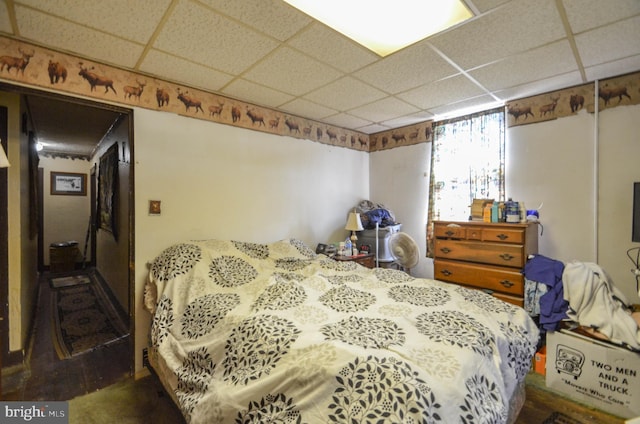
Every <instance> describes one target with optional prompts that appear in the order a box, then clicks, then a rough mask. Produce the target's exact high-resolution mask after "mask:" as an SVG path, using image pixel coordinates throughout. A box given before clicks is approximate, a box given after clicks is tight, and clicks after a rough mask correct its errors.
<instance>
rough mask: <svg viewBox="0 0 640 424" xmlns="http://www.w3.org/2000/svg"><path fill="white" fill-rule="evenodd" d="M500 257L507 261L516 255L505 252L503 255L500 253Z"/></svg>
mask: <svg viewBox="0 0 640 424" xmlns="http://www.w3.org/2000/svg"><path fill="white" fill-rule="evenodd" d="M500 257H501V258H502V259H504V260H505V261H510V260H511V259H513V258H515V256H511V255H510V254H508V253H503V254H502V255H500Z"/></svg>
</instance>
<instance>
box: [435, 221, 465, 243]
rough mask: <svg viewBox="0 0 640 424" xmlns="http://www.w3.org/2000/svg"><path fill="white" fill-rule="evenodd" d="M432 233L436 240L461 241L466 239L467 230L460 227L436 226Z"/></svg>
mask: <svg viewBox="0 0 640 424" xmlns="http://www.w3.org/2000/svg"><path fill="white" fill-rule="evenodd" d="M433 232H434V235H435V236H436V237H438V238H454V239H463V240H464V239H466V238H467V229H466V228H465V227H460V226H451V227H450V226H448V225H444V224H436V225H435V228H434V231H433Z"/></svg>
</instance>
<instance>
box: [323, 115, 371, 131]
mask: <svg viewBox="0 0 640 424" xmlns="http://www.w3.org/2000/svg"><path fill="white" fill-rule="evenodd" d="M323 122H326V123H327V124H330V125H336V126H338V127H343V128H362V127H364V126H367V125H371V121H369V120H367V119H362V118H358V117H357V116H353V115H350V114H348V113H339V114H337V115H332V116H328V117H326V118H325V119H323Z"/></svg>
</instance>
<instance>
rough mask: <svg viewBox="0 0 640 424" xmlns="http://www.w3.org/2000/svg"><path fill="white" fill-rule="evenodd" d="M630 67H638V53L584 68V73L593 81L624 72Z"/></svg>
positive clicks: (639, 59) (639, 67)
mask: <svg viewBox="0 0 640 424" xmlns="http://www.w3.org/2000/svg"><path fill="white" fill-rule="evenodd" d="M630 69H640V55H638V56H632V57H627V58H625V59H620V60H614V61H612V62H607V63H603V64H601V65H596V66H592V67H589V68H586V69H585V73H586V74H587V80H589V81H595V80H598V79H604V78H607V77H609V76H611V75H623V74H626V73H628V72H629V70H630Z"/></svg>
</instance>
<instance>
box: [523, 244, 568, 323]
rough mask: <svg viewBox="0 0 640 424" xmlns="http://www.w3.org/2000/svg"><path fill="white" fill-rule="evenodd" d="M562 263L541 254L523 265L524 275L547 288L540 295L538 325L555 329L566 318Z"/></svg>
mask: <svg viewBox="0 0 640 424" xmlns="http://www.w3.org/2000/svg"><path fill="white" fill-rule="evenodd" d="M563 271H564V264H563V263H562V262H560V261H557V260H555V259H551V258H547V257H546V256H543V255H536V256H534V257H533V258H531V259H530V260H529V261H528V262H527V263H526V264H525V266H524V275H525V276H526V277H527V278H528V279H529V280H532V281H537V282H539V283H542V284H544V285H546V286H547V287H548V288H549V290H548V291H547V292H546V293H545V294H544V295H543V296H542V297H540V326H541V327H542V329H543V330H546V331H555V330H556V329H557V328H558V324H559V323H560V321H562V320H563V319H567V318H568V316H567V310H568V309H569V302H567V301H566V300H564V288H563V286H562V272H563Z"/></svg>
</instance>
